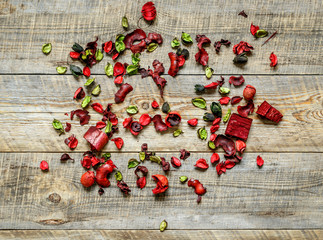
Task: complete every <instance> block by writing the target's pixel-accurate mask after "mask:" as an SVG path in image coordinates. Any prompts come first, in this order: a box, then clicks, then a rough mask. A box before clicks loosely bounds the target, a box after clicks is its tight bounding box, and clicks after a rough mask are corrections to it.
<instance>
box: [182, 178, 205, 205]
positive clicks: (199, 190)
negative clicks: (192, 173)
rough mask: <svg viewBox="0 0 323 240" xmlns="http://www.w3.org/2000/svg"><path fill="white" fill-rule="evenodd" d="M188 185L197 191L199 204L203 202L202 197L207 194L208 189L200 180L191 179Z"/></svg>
mask: <svg viewBox="0 0 323 240" xmlns="http://www.w3.org/2000/svg"><path fill="white" fill-rule="evenodd" d="M187 185H188V186H189V187H193V188H194V189H195V191H194V192H195V193H196V194H197V195H198V198H197V202H198V203H199V202H200V201H201V196H202V195H204V194H205V193H206V188H205V187H204V186H203V184H202V183H201V182H200V181H199V180H196V179H195V180H194V179H190V180H189V181H188V182H187Z"/></svg>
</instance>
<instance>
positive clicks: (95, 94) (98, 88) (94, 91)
mask: <svg viewBox="0 0 323 240" xmlns="http://www.w3.org/2000/svg"><path fill="white" fill-rule="evenodd" d="M100 92H101V86H100V84H99V85H97V86H96V87H95V88H94V89H93V90H92V92H91V94H92V95H93V96H98V95H99V94H100Z"/></svg>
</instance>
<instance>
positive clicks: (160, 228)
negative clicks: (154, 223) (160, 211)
mask: <svg viewBox="0 0 323 240" xmlns="http://www.w3.org/2000/svg"><path fill="white" fill-rule="evenodd" d="M166 228H167V222H166V220H164V221H162V222H161V223H160V225H159V230H160V231H161V232H164V231H165V229H166Z"/></svg>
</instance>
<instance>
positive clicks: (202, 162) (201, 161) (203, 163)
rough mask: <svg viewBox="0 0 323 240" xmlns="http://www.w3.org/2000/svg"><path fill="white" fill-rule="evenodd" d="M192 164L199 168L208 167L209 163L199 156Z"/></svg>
mask: <svg viewBox="0 0 323 240" xmlns="http://www.w3.org/2000/svg"><path fill="white" fill-rule="evenodd" d="M194 166H195V167H197V168H201V169H208V168H209V164H207V162H206V160H205V159H203V158H200V159H199V160H197V161H196V163H195V165H194Z"/></svg>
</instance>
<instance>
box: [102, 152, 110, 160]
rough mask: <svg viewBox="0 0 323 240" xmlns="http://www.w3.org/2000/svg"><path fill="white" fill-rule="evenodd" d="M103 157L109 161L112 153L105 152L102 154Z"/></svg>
mask: <svg viewBox="0 0 323 240" xmlns="http://www.w3.org/2000/svg"><path fill="white" fill-rule="evenodd" d="M102 157H104V159H105V160H106V161H107V160H108V159H110V158H111V153H105V154H103V155H102Z"/></svg>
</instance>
